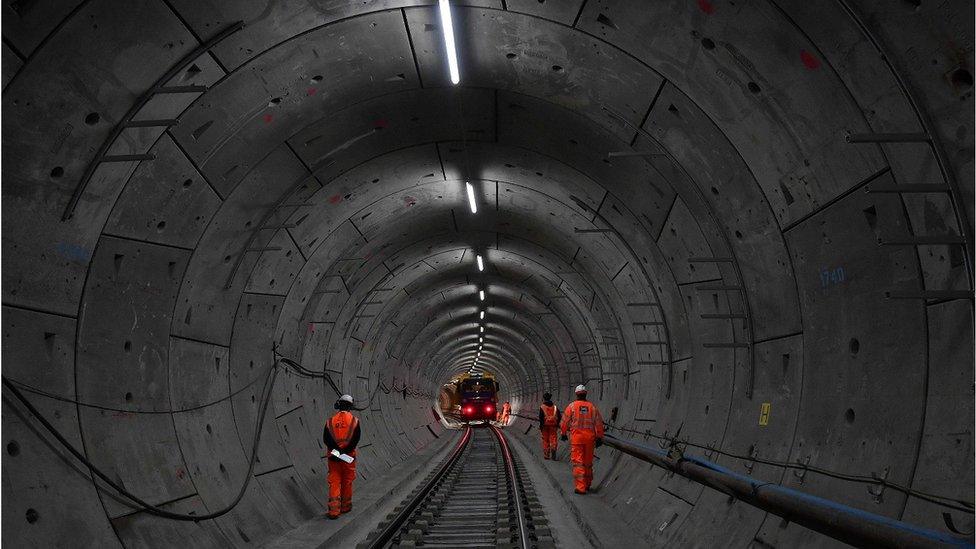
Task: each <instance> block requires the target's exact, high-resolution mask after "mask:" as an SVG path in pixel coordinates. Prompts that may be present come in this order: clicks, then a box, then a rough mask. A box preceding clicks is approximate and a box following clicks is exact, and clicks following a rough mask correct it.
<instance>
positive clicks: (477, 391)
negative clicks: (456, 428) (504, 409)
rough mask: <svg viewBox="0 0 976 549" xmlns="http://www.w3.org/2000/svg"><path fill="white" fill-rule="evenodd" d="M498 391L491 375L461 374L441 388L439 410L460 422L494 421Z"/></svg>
mask: <svg viewBox="0 0 976 549" xmlns="http://www.w3.org/2000/svg"><path fill="white" fill-rule="evenodd" d="M498 389H499V387H498V382H497V381H496V380H495V376H494V375H492V374H491V373H488V372H484V373H465V374H462V375H461V376H459V377H458V378H456V379H454V380H451V382H450V383H448V384H445V385H444V386H443V387H442V388H441V410H442V411H443V412H444V413H445V415H448V416H450V417H452V418H454V419H457V420H459V421H461V422H471V421H491V420H494V419H495V418H496V417H497V414H498Z"/></svg>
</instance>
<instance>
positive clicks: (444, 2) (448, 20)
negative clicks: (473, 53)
mask: <svg viewBox="0 0 976 549" xmlns="http://www.w3.org/2000/svg"><path fill="white" fill-rule="evenodd" d="M440 8H441V30H442V31H443V33H444V48H446V49H447V67H448V70H450V71H451V83H452V84H454V85H455V86H457V85H458V84H459V83H460V82H461V74H460V72H459V71H458V57H457V45H456V44H455V43H454V19H453V18H452V17H451V2H450V0H440Z"/></svg>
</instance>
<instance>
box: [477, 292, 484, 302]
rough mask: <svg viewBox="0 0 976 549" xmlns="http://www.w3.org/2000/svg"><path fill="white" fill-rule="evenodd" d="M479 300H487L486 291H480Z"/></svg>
mask: <svg viewBox="0 0 976 549" xmlns="http://www.w3.org/2000/svg"><path fill="white" fill-rule="evenodd" d="M478 299H480V300H481V301H484V300H485V291H484V290H478Z"/></svg>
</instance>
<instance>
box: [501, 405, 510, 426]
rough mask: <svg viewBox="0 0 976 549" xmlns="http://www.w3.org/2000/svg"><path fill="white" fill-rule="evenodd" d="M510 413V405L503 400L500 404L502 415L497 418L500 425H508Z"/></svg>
mask: <svg viewBox="0 0 976 549" xmlns="http://www.w3.org/2000/svg"><path fill="white" fill-rule="evenodd" d="M511 413H512V405H511V404H509V403H508V401H505V404H503V405H502V415H501V417H499V418H498V422H499V423H501V424H502V425H508V416H509V415H510V414H511Z"/></svg>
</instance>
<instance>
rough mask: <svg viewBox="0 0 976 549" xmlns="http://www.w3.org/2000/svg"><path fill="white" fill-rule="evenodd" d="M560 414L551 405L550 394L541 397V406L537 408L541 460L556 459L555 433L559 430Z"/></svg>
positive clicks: (553, 405) (557, 409) (554, 406)
mask: <svg viewBox="0 0 976 549" xmlns="http://www.w3.org/2000/svg"><path fill="white" fill-rule="evenodd" d="M561 415H562V414H561V413H560V411H559V408H556V405H555V404H553V403H552V394H551V393H545V394H543V395H542V405H541V406H539V432H540V433H542V459H556V444H557V442H556V441H557V438H556V431H557V430H559V419H560V416H561Z"/></svg>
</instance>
